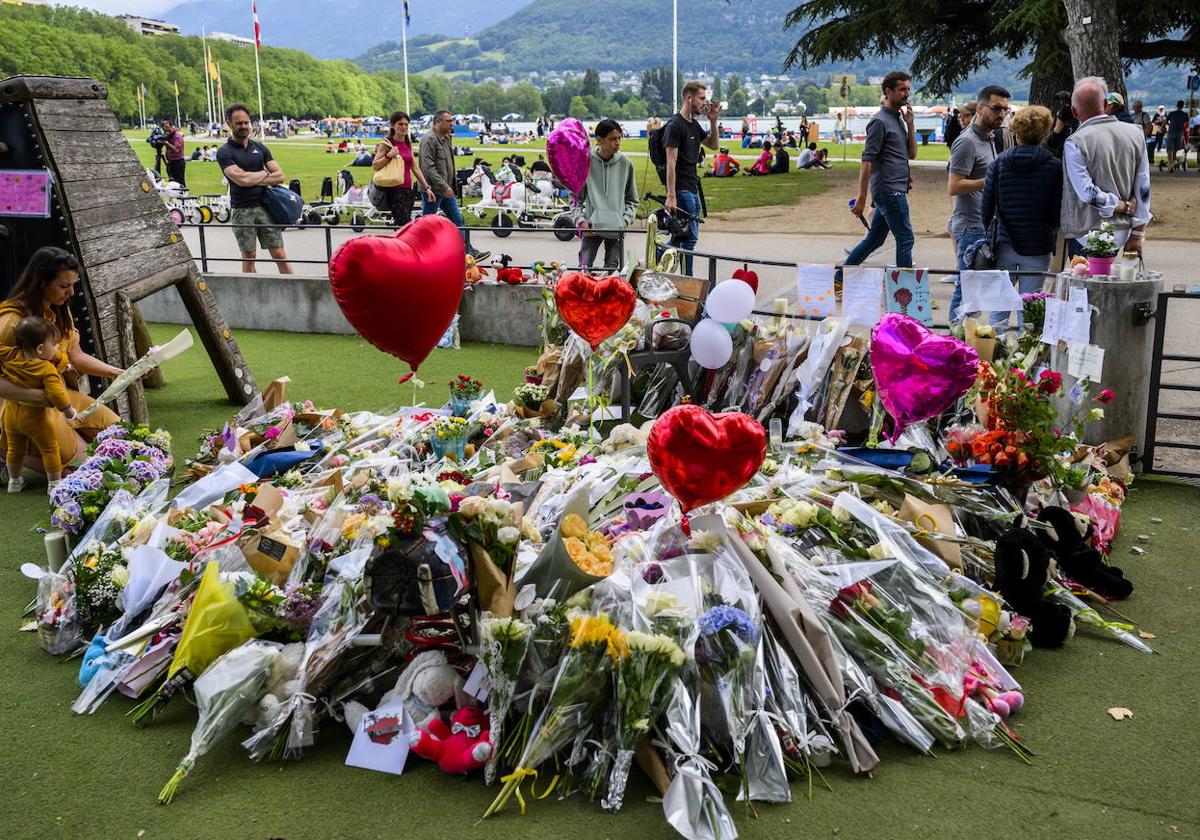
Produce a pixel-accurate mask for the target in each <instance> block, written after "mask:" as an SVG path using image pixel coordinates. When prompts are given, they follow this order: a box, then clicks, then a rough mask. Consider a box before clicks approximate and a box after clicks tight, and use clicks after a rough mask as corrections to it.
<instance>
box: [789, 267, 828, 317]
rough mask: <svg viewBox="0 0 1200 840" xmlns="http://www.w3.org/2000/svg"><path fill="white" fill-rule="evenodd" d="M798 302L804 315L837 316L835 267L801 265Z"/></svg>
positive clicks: (798, 281)
mask: <svg viewBox="0 0 1200 840" xmlns="http://www.w3.org/2000/svg"><path fill="white" fill-rule="evenodd" d="M796 300H797V303H798V304H799V307H800V313H801V314H803V315H812V316H813V317H817V318H826V317H829V316H830V315H836V314H837V298H836V297H835V296H834V293H833V266H831V265H810V264H801V265H799V266H798V267H797V268H796Z"/></svg>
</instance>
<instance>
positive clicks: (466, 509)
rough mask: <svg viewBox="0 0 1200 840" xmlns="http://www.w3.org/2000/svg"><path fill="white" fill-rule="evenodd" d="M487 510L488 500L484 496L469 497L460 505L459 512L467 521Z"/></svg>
mask: <svg viewBox="0 0 1200 840" xmlns="http://www.w3.org/2000/svg"><path fill="white" fill-rule="evenodd" d="M486 510H487V499H485V498H483V497H482V496H467V497H466V498H465V499H463V500H462V501H461V502H459V503H458V512H459V513H461V514H462V515H463V516H465V517H466V518H467V519H474V518H475V517H476V516H479V515H481V514H482V513H483V512H484V511H486Z"/></svg>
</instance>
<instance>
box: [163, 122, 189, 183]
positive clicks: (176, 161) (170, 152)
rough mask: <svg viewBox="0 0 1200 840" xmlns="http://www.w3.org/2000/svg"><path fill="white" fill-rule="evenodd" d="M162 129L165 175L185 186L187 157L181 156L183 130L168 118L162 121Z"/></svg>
mask: <svg viewBox="0 0 1200 840" xmlns="http://www.w3.org/2000/svg"><path fill="white" fill-rule="evenodd" d="M162 130H163V134H164V135H166V138H167V139H166V142H165V143H164V144H163V157H165V158H166V159H167V177H168V178H170V179H171V180H172V181H175V182H177V183H178V184H179V185H180V186H182V187H186V186H187V181H186V180H185V177H186V176H185V172H184V170H185V169H186V168H187V159H186V158H184V156H183V132H182V131H180V130H179V129H178V128H176V127H175V125H174V123H172V122H171V121H170V120H163V121H162Z"/></svg>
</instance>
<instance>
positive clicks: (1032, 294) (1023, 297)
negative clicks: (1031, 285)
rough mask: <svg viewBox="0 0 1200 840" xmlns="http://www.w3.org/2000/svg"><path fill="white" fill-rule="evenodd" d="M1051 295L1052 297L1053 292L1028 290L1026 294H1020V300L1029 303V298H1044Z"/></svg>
mask: <svg viewBox="0 0 1200 840" xmlns="http://www.w3.org/2000/svg"><path fill="white" fill-rule="evenodd" d="M1052 297H1054V292H1030V293H1029V294H1027V295H1021V300H1022V301H1023V302H1025V303H1029V301H1031V300H1046V299H1047V298H1052Z"/></svg>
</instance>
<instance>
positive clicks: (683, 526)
mask: <svg viewBox="0 0 1200 840" xmlns="http://www.w3.org/2000/svg"><path fill="white" fill-rule="evenodd" d="M679 528H680V530H682V531H683V535H684V536H685V537H687V538H688V539H689V540H690V539H691V538H692V523H691V521H690V520H689V519H688V515H687V514H686V513H685V514H683V519H682V520H680V522H679Z"/></svg>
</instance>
